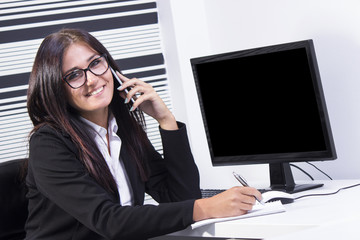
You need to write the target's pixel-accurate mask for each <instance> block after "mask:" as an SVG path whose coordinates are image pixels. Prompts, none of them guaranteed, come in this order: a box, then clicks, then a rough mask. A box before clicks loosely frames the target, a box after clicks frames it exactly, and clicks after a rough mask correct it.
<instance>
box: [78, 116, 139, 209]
mask: <svg viewBox="0 0 360 240" xmlns="http://www.w3.org/2000/svg"><path fill="white" fill-rule="evenodd" d="M82 120H83V121H84V122H85V123H87V124H88V125H89V126H90V127H91V128H92V129H93V130H94V140H95V143H96V145H97V146H98V148H99V150H100V152H101V154H102V155H103V157H104V158H105V161H106V163H107V165H108V167H109V169H110V172H111V174H112V175H113V177H114V179H115V181H116V184H117V188H118V191H119V197H120V204H121V205H122V206H131V205H133V193H132V189H131V187H130V182H129V178H128V176H127V174H126V170H125V167H124V163H123V162H122V160H121V159H120V149H121V139H120V138H119V136H118V135H117V134H116V132H117V130H118V125H117V123H116V120H115V117H114V116H113V115H110V116H109V124H108V132H109V143H110V153H109V151H108V145H107V144H108V143H107V139H106V133H107V131H106V129H105V128H103V127H101V126H99V125H97V124H95V123H93V122H91V121H89V120H87V119H85V118H82Z"/></svg>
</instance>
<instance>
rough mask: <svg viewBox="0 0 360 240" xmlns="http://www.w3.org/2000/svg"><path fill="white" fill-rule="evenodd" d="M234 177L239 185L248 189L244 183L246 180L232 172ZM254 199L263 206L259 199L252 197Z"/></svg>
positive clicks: (247, 185)
mask: <svg viewBox="0 0 360 240" xmlns="http://www.w3.org/2000/svg"><path fill="white" fill-rule="evenodd" d="M233 175H234V177H235V178H236V180H238V181H239V182H240V183H241V185H243V186H244V187H249V184H248V183H247V182H246V180H245V179H244V178H243V177H241V176H240V175H239V174H237V173H236V172H233ZM254 198H255V199H256V200H257V201H258V202H259V203H260V204H262V205H264V203H262V202H261V201H260V200H259V199H257V197H255V196H254Z"/></svg>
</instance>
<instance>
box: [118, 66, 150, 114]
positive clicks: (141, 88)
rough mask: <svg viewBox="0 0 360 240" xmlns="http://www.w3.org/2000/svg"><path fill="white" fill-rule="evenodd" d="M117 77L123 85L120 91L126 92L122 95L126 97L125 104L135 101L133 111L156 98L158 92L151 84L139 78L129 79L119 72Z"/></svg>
mask: <svg viewBox="0 0 360 240" xmlns="http://www.w3.org/2000/svg"><path fill="white" fill-rule="evenodd" d="M117 75H118V76H119V78H120V80H121V81H122V85H121V86H120V87H119V88H118V90H119V91H120V92H122V91H124V92H125V94H122V96H124V97H125V103H128V102H130V100H132V101H133V105H132V108H131V111H133V110H135V109H136V108H137V107H138V106H139V105H140V104H141V103H143V102H144V101H147V100H151V99H152V98H154V97H155V96H156V94H155V93H156V92H155V90H154V89H153V87H152V86H151V85H150V84H148V83H145V82H144V81H141V80H139V79H137V78H132V79H129V78H127V77H125V76H124V75H122V74H120V73H119V72H117ZM129 89H131V90H129Z"/></svg>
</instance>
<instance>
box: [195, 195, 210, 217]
mask: <svg viewBox="0 0 360 240" xmlns="http://www.w3.org/2000/svg"><path fill="white" fill-rule="evenodd" d="M208 218H211V216H210V215H209V212H208V210H207V199H197V200H195V202H194V211H193V220H194V222H197V221H201V220H204V219H208Z"/></svg>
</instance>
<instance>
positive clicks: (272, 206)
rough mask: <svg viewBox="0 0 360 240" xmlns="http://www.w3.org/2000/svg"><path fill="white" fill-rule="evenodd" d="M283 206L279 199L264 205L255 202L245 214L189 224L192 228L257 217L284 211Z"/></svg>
mask: <svg viewBox="0 0 360 240" xmlns="http://www.w3.org/2000/svg"><path fill="white" fill-rule="evenodd" d="M285 211H286V210H285V207H284V206H283V205H282V204H281V202H280V201H275V202H269V203H266V204H265V205H261V204H256V205H254V207H253V209H252V210H251V211H249V212H248V213H247V214H244V215H241V216H236V217H226V218H212V219H206V220H202V221H199V222H196V223H193V224H192V225H191V228H192V229H195V228H198V227H201V226H204V225H207V224H210V223H216V222H224V221H231V220H237V219H242V218H250V217H257V216H263V215H268V214H274V213H281V212H285Z"/></svg>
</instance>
